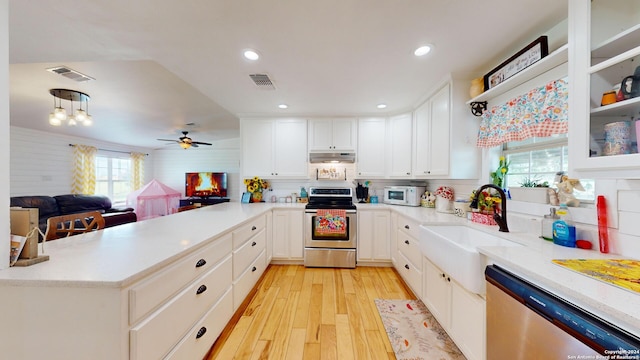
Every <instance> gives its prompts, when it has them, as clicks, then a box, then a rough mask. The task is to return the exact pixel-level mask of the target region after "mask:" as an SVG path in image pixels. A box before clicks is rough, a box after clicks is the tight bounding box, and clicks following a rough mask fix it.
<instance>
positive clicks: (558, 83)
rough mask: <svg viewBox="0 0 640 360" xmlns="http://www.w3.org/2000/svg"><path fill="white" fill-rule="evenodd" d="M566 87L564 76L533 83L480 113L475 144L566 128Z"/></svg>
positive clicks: (497, 142)
mask: <svg viewBox="0 0 640 360" xmlns="http://www.w3.org/2000/svg"><path fill="white" fill-rule="evenodd" d="M567 100H568V91H567V82H566V80H564V79H559V80H554V81H551V82H549V83H548V84H546V85H545V86H541V87H537V88H535V89H532V90H530V91H529V92H528V93H526V94H523V95H520V96H518V97H516V98H514V99H511V100H510V101H508V102H506V103H505V104H502V105H497V106H494V107H492V108H491V109H490V110H486V111H485V112H484V113H483V114H482V120H481V122H480V130H479V132H478V140H477V143H476V145H477V146H478V147H483V148H488V147H494V146H498V145H502V144H503V143H506V142H509V141H522V140H525V139H528V138H530V137H534V136H535V137H548V136H552V135H555V134H564V133H567V132H568V131H569V123H568V119H569V116H568V110H569V109H568V104H567Z"/></svg>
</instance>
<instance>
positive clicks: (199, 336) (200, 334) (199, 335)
mask: <svg viewBox="0 0 640 360" xmlns="http://www.w3.org/2000/svg"><path fill="white" fill-rule="evenodd" d="M206 333H207V328H206V327H204V326H203V327H201V328H200V330H198V333H197V334H196V339H200V338H201V337H203V336H204V334H206Z"/></svg>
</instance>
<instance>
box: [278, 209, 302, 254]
mask: <svg viewBox="0 0 640 360" xmlns="http://www.w3.org/2000/svg"><path fill="white" fill-rule="evenodd" d="M272 217H273V218H272V221H273V227H272V229H273V230H272V231H273V239H272V241H273V250H272V251H273V259H274V260H297V261H300V260H303V259H304V211H303V210H302V209H292V210H289V209H274V210H273V215H272Z"/></svg>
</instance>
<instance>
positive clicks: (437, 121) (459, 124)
mask: <svg viewBox="0 0 640 360" xmlns="http://www.w3.org/2000/svg"><path fill="white" fill-rule="evenodd" d="M468 89H469V82H468V81H464V80H457V79H449V80H448V81H446V82H445V83H444V84H442V85H440V86H439V87H437V88H436V90H435V91H434V92H433V94H432V95H431V96H430V97H429V98H428V99H427V100H426V101H425V102H424V103H423V104H422V105H420V106H419V107H418V108H416V110H415V111H414V113H413V120H414V124H413V127H414V129H415V130H414V132H413V135H414V137H413V139H412V140H413V143H414V146H413V159H414V161H413V165H412V173H413V177H414V178H424V179H429V178H436V179H477V178H478V177H479V169H480V150H479V149H478V148H477V147H476V137H477V135H478V123H479V120H478V119H477V118H476V117H475V116H473V115H472V114H471V111H470V109H469V106H468V105H466V104H465V100H466V99H467V98H468V96H469V93H468Z"/></svg>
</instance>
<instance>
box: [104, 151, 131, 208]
mask: <svg viewBox="0 0 640 360" xmlns="http://www.w3.org/2000/svg"><path fill="white" fill-rule="evenodd" d="M130 180H131V159H130V158H129V157H128V156H127V157H110V156H106V155H97V156H96V194H100V195H105V196H108V197H109V199H111V202H112V203H113V204H124V203H126V201H127V195H128V194H129V193H130V192H131V181H130Z"/></svg>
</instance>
